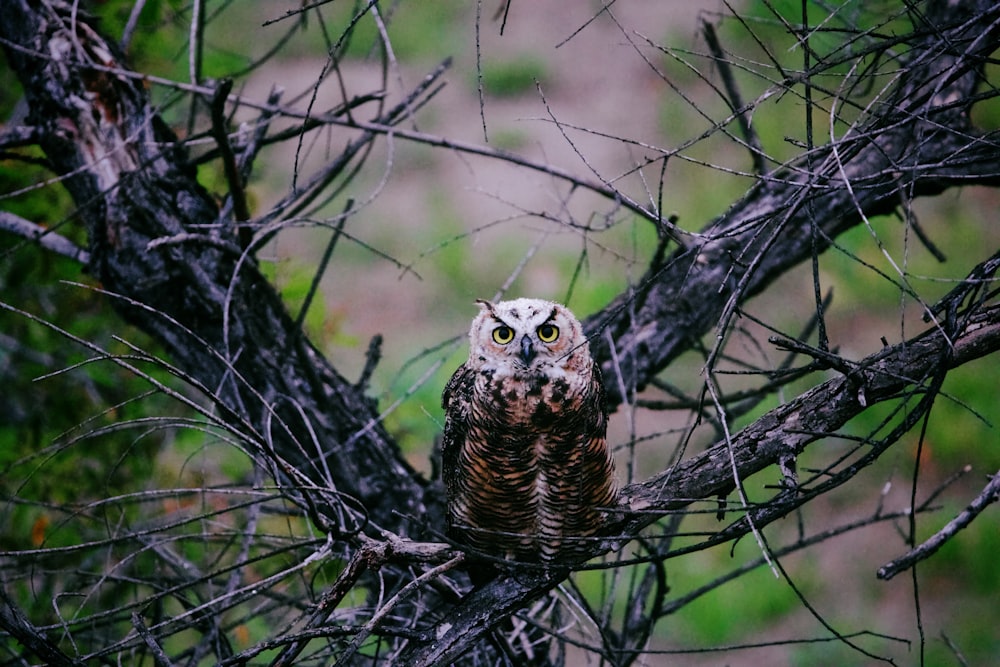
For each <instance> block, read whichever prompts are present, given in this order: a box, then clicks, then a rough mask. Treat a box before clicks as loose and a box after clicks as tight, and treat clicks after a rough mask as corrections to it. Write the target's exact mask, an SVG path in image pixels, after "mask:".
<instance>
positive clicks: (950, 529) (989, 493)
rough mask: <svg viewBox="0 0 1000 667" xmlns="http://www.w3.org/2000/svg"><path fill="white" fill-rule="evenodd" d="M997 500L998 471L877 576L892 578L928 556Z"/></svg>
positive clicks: (998, 492)
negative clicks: (962, 506) (957, 510)
mask: <svg viewBox="0 0 1000 667" xmlns="http://www.w3.org/2000/svg"><path fill="white" fill-rule="evenodd" d="M997 500H1000V472H997V473H996V474H994V475H993V476H991V477H990V481H989V483H988V484H987V485H986V486H985V487H984V488H983V490H982V491H981V492H980V493H979V495H978V496H976V497H975V499H973V501H972V502H971V503H969V506H968V507H966V508H965V509H964V510H962V512H961V513H960V514H959V515H958V516H956V517H955V518H954V519H952V520H951V521H949V522H948V523H947V524H946V525H945V526H944V528H942V529H941V530H939V531H938V532H936V533H934V535H933V536H931V537H930V538H928V539H927V540H926V541H924V542H923V543H922V544H920V546H918V547H915V548H914V549H911V550H910V551H909V552H907V553H906V554H904V555H902V556H900V557H899V558H896V559H895V560H892V561H890V562H888V563H886V564H885V565H883V566H882V567H880V568H879V569H878V572H877V574H878V578H879V579H886V580H888V579H892V578H893V577H895V576H896V575H897V574H899V573H900V572H903V571H905V570H908V569H910V568H911V567H913V566H915V565H916V564H917V563H919V562H920V561H922V560H926V559H927V558H930V557H931V556H932V555H934V553H935V552H936V551H937V550H938V549H940V548H941V547H942V546H944V543H945V542H947V541H948V540H950V539H951V538H953V537H954V536H955V535H956V534H957V533H958V531H960V530H962V529H963V528H967V527H968V526H969V524H970V523H972V521H973V519H975V518H976V517H977V516H979V514H980V513H981V512H982V511H983V510H984V509H986V508H987V507H988V506H989V505H990V504H992V503H995V502H997Z"/></svg>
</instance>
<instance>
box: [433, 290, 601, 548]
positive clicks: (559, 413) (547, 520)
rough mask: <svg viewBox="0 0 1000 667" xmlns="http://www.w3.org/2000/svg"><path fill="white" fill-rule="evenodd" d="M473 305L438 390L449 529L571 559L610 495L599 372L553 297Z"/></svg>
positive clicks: (460, 536) (474, 542) (478, 544)
mask: <svg viewBox="0 0 1000 667" xmlns="http://www.w3.org/2000/svg"><path fill="white" fill-rule="evenodd" d="M479 304H480V307H481V309H482V312H481V313H480V314H479V315H478V316H477V317H476V319H475V320H474V321H473V323H472V328H471V330H470V332H469V342H470V346H471V347H470V351H469V360H468V361H467V362H466V363H464V364H463V365H462V366H461V367H459V369H458V370H457V371H456V372H455V374H454V375H453V376H452V378H451V380H450V381H449V382H448V385H447V387H446V388H445V391H444V396H443V403H444V407H445V411H446V421H445V428H444V440H443V447H442V456H443V465H442V473H443V476H444V481H445V485H446V488H447V492H448V518H449V529H450V532H451V534H452V535H453V537H454V538H455V539H457V540H459V541H461V542H464V543H466V544H468V545H469V546H471V547H473V548H474V549H477V550H480V551H483V552H486V553H488V554H491V555H494V556H499V557H502V558H509V559H515V560H527V561H538V560H541V561H543V562H553V561H555V560H557V559H558V560H567V561H572V560H574V559H576V558H577V557H578V556H579V554H580V552H581V550H582V548H583V547H584V546H585V542H584V539H585V538H586V537H588V536H591V535H593V534H594V532H595V531H596V530H597V529H598V527H599V526H600V522H601V515H602V511H603V510H604V509H605V508H608V507H610V506H612V505H613V504H614V502H615V500H616V495H617V489H616V486H615V481H614V463H613V460H612V457H611V453H610V450H609V448H608V446H607V442H606V430H607V421H608V415H607V411H606V409H605V407H604V388H603V386H602V384H601V377H600V369H599V368H598V367H597V365H596V364H595V363H594V362H593V361H592V359H591V357H590V350H589V347H588V344H587V339H586V338H585V337H584V335H583V330H582V327H581V326H580V323H579V322H578V321H577V320H576V318H575V317H573V314H572V313H571V312H570V311H569V310H568V309H566V308H565V307H564V306H561V305H559V304H555V303H552V302H549V301H542V300H539V299H516V300H513V301H501V302H499V303H497V304H492V303H489V302H487V301H480V302H479Z"/></svg>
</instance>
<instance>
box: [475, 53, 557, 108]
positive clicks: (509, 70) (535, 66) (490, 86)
mask: <svg viewBox="0 0 1000 667" xmlns="http://www.w3.org/2000/svg"><path fill="white" fill-rule="evenodd" d="M482 77H483V88H484V90H485V92H486V94H487V95H493V96H496V97H514V96H517V95H524V94H525V93H532V92H534V90H535V84H536V82H538V83H542V84H544V83H545V80H546V79H547V78H548V65H547V63H546V62H545V60H544V59H542V58H540V57H538V56H536V55H533V54H528V53H522V54H518V55H517V56H515V57H513V58H511V59H510V60H493V59H491V60H488V61H486V62H484V63H483V64H482Z"/></svg>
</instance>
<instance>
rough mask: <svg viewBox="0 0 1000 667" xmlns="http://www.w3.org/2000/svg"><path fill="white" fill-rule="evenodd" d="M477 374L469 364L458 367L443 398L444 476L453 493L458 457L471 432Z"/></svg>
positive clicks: (442, 449) (442, 451)
mask: <svg viewBox="0 0 1000 667" xmlns="http://www.w3.org/2000/svg"><path fill="white" fill-rule="evenodd" d="M475 375H476V374H475V372H474V371H472V370H471V369H469V368H468V367H467V366H466V365H465V364H462V365H461V366H459V367H458V370H456V371H455V374H454V375H452V376H451V379H450V380H448V384H446V385H445V387H444V393H443V394H442V395H441V406H442V407H443V408H444V413H445V420H444V434H443V435H442V438H441V475H442V477H443V478H444V483H445V486H446V487H447V488H448V490H449V491H452V490H453V489H454V487H453V485H454V484H455V475H456V472H457V470H458V457H459V452H460V451H461V449H462V445H463V444H464V443H465V439H466V437H467V436H468V433H469V410H470V408H471V397H472V389H473V388H472V384H473V382H474V381H475Z"/></svg>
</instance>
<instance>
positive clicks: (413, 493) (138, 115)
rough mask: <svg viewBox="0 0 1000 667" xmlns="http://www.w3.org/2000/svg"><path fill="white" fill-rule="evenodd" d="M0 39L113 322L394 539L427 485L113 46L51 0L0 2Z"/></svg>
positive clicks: (416, 511) (419, 506) (417, 510)
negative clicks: (155, 346)
mask: <svg viewBox="0 0 1000 667" xmlns="http://www.w3.org/2000/svg"><path fill="white" fill-rule="evenodd" d="M0 38H2V40H3V44H4V48H5V51H6V53H7V57H8V61H9V63H10V65H11V67H12V68H13V69H14V70H15V71H16V72H17V74H18V76H19V78H20V79H21V81H22V82H23V85H24V89H25V93H26V96H27V99H28V101H29V104H30V108H31V112H30V114H31V115H30V120H31V121H32V123H33V124H34V126H35V127H36V128H38V130H39V131H38V136H39V137H40V144H41V146H42V148H43V150H44V151H45V153H46V154H47V156H48V157H49V159H50V160H51V162H52V164H53V165H55V168H56V169H57V170H58V171H59V173H60V174H63V175H65V179H64V183H65V185H66V187H67V188H68V190H69V191H70V193H71V194H72V196H73V198H74V200H75V201H76V202H77V203H78V205H79V206H80V213H81V216H82V218H83V220H84V221H85V222H86V224H87V229H88V234H89V243H90V257H89V264H90V267H89V268H90V271H91V273H92V274H93V275H95V277H96V278H97V279H99V280H100V281H101V283H102V284H103V286H104V287H105V288H106V289H107V290H108V292H111V293H115V294H119V295H121V297H122V298H120V299H118V300H116V302H115V306H116V307H117V308H118V309H119V311H120V312H121V314H122V315H123V316H124V317H125V318H126V319H128V320H130V321H131V322H133V323H134V324H136V325H137V326H139V327H140V328H142V329H144V330H146V331H147V332H149V333H151V334H152V335H154V336H155V337H157V338H158V339H159V340H160V341H161V342H162V343H163V344H164V345H165V346H166V348H167V349H168V350H169V352H170V354H171V355H172V357H173V359H174V362H175V363H176V365H177V366H178V367H180V368H182V369H184V370H185V371H186V372H188V373H190V374H191V375H192V376H193V377H194V378H195V379H196V380H198V381H199V382H200V383H201V384H202V385H203V386H205V387H208V388H209V389H210V390H211V391H212V392H213V394H214V396H213V398H214V400H215V401H216V402H217V404H218V405H219V406H220V408H221V409H222V410H223V414H225V415H227V416H228V417H229V418H230V421H231V423H233V424H234V425H237V427H238V428H241V429H247V428H249V430H250V432H249V433H246V434H245V435H246V436H247V437H248V438H250V439H251V440H255V441H256V442H257V443H258V444H259V446H261V447H267V448H268V451H270V452H272V453H273V454H275V455H276V456H277V457H278V458H279V459H283V460H285V461H287V462H288V464H289V465H290V466H293V467H295V468H297V469H299V470H301V471H302V472H304V473H306V474H307V475H309V476H310V477H311V478H312V480H313V481H314V483H315V484H316V485H317V486H318V487H327V488H335V489H336V490H337V491H340V492H342V493H344V494H346V495H349V496H354V497H356V498H358V499H359V500H360V501H361V503H362V505H363V506H364V507H365V508H366V509H367V511H368V512H369V516H370V518H372V519H374V520H375V521H376V522H378V523H380V524H381V525H383V526H385V527H389V528H391V529H394V530H397V531H399V532H406V531H405V527H404V526H403V525H402V519H401V518H400V517H401V516H404V515H410V516H414V515H415V516H421V515H425V514H426V512H427V508H426V507H425V506H424V505H423V497H424V492H425V482H424V481H423V480H422V479H421V478H420V477H419V476H418V475H417V474H416V473H415V472H414V471H413V470H412V469H411V468H410V466H409V465H408V464H407V463H406V462H405V460H404V459H403V457H402V456H401V455H400V453H399V451H398V449H397V447H396V446H395V443H394V442H393V441H392V440H391V438H389V436H388V434H387V433H386V432H385V431H384V429H383V428H382V426H381V424H380V423H379V421H378V419H377V416H378V414H377V412H376V410H375V406H374V405H373V404H372V402H371V401H369V400H368V399H367V398H366V397H365V396H364V395H363V393H362V392H361V391H360V390H358V389H357V388H355V387H354V386H353V385H352V383H350V382H348V381H347V380H346V379H345V378H343V377H341V376H340V375H339V374H338V373H337V372H336V371H335V370H334V369H333V368H332V367H331V366H330V365H329V363H328V362H327V361H326V360H325V359H324V358H323V356H322V355H321V354H319V353H318V352H317V351H316V350H315V349H314V348H313V347H312V346H311V345H310V344H309V343H308V342H307V341H306V340H305V339H304V337H303V336H302V335H301V332H299V331H298V330H296V328H295V326H294V322H293V321H292V319H291V318H290V317H289V316H288V314H287V312H286V311H285V308H284V306H283V304H282V303H281V300H280V298H279V297H278V295H277V294H276V293H275V291H274V289H273V288H272V287H271V285H270V284H269V283H268V282H267V280H266V279H265V278H264V277H263V275H262V274H261V273H260V272H259V271H258V269H257V266H256V264H255V262H254V261H253V259H252V258H251V257H250V256H249V255H246V254H242V255H241V254H240V246H239V244H238V240H237V238H236V237H235V232H234V230H233V227H234V226H233V225H232V224H228V225H226V224H220V222H221V221H220V220H219V219H218V215H219V211H218V208H217V206H216V204H215V202H214V201H213V199H212V197H211V196H210V195H209V194H208V193H207V192H205V191H204V190H203V189H202V188H201V187H200V186H199V185H198V182H197V180H196V177H195V173H194V171H193V169H192V168H191V167H190V166H189V164H188V162H187V159H186V155H185V153H184V151H183V149H182V145H181V144H180V142H178V141H177V138H176V137H175V136H174V135H173V134H172V133H171V132H170V130H169V129H168V128H166V126H165V125H164V124H163V123H162V122H161V121H160V119H159V118H158V117H157V115H156V113H155V111H154V109H153V108H152V107H151V106H150V105H149V100H148V98H147V95H146V91H145V90H144V88H143V85H142V82H141V80H139V79H138V78H137V77H134V76H131V75H130V74H128V73H123V74H122V75H121V76H118V75H117V74H116V72H117V71H118V70H120V69H122V68H123V64H122V63H123V60H122V58H121V56H120V55H119V54H118V52H117V49H116V48H115V46H114V45H113V44H111V43H110V42H108V41H106V40H105V39H103V37H102V36H101V35H100V34H99V33H98V32H97V31H96V30H95V29H93V28H92V27H91V26H90V25H89V24H88V23H87V22H86V20H85V18H84V17H83V16H82V14H78V13H77V12H76V11H75V10H74V9H73V8H72V7H71V6H70V5H69V4H68V3H65V2H63V1H62V0H51V1H47V2H28V1H27V0H17V1H12V2H7V3H5V4H4V18H3V20H2V21H0ZM42 238H45V237H42ZM190 238H197V239H203V240H201V241H199V242H196V243H189V242H184V240H185V239H190ZM50 242H51V241H50ZM348 441H353V443H354V445H353V446H351V447H347V446H346V445H345V444H344V443H347V442H348ZM327 470H329V471H330V472H329V473H327V472H326V471H327ZM435 507H436V506H435ZM432 510H433V508H432ZM437 516H438V515H437V513H436V510H433V511H432V513H431V516H430V517H429V518H430V520H431V521H434V520H435V519H436V518H437ZM331 528H336V526H335V525H334V526H331Z"/></svg>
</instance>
